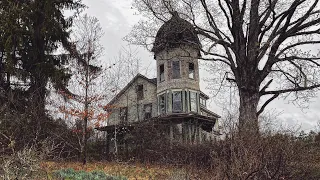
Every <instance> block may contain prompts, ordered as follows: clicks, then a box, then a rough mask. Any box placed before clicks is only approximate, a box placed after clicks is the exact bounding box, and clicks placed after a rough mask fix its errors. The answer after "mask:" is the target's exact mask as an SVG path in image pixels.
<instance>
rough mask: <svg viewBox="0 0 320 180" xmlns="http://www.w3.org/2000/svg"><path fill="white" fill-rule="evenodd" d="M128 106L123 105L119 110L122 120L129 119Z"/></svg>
mask: <svg viewBox="0 0 320 180" xmlns="http://www.w3.org/2000/svg"><path fill="white" fill-rule="evenodd" d="M127 117H128V107H121V108H120V112H119V118H120V121H121V122H126V121H127V120H128V119H127Z"/></svg>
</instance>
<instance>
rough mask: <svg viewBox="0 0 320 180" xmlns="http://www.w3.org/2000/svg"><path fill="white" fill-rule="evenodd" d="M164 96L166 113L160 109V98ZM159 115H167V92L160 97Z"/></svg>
mask: <svg viewBox="0 0 320 180" xmlns="http://www.w3.org/2000/svg"><path fill="white" fill-rule="evenodd" d="M162 96H163V98H164V108H163V109H164V111H161V107H160V100H161V99H160V98H161V97H162ZM158 113H159V115H162V114H166V113H167V94H166V92H164V93H161V94H159V95H158Z"/></svg>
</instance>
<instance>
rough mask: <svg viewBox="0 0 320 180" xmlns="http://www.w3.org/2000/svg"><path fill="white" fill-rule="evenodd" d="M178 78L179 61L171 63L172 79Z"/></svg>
mask: <svg viewBox="0 0 320 180" xmlns="http://www.w3.org/2000/svg"><path fill="white" fill-rule="evenodd" d="M179 78H180V61H172V79H179Z"/></svg>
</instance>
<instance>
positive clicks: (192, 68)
mask: <svg viewBox="0 0 320 180" xmlns="http://www.w3.org/2000/svg"><path fill="white" fill-rule="evenodd" d="M189 78H191V79H194V63H189Z"/></svg>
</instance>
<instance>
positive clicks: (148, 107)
mask: <svg viewBox="0 0 320 180" xmlns="http://www.w3.org/2000/svg"><path fill="white" fill-rule="evenodd" d="M151 113H152V104H145V105H144V119H150V118H151Z"/></svg>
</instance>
